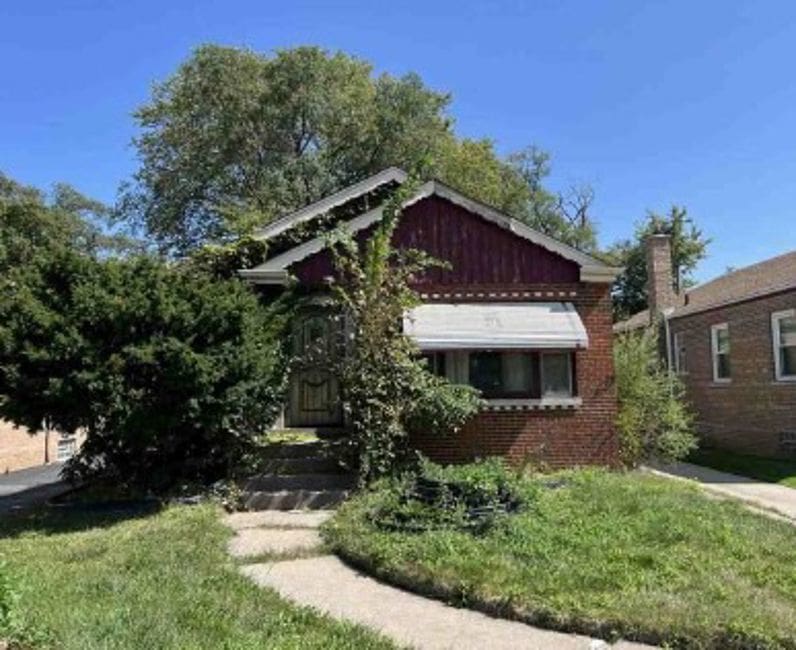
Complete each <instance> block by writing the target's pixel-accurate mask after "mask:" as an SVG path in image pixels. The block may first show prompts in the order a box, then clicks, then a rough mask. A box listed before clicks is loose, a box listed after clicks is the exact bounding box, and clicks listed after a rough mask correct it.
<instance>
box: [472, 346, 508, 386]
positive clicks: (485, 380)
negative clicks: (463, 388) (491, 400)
mask: <svg viewBox="0 0 796 650" xmlns="http://www.w3.org/2000/svg"><path fill="white" fill-rule="evenodd" d="M502 368H503V366H502V363H501V356H500V353H498V352H473V353H471V354H470V385H471V386H474V387H475V388H477V389H478V390H480V391H481V392H483V393H484V394H485V395H490V394H493V395H494V394H495V393H499V392H500V391H501V388H502V383H503V370H502Z"/></svg>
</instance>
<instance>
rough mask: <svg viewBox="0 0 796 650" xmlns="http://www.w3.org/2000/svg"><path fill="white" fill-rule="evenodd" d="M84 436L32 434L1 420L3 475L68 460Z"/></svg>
mask: <svg viewBox="0 0 796 650" xmlns="http://www.w3.org/2000/svg"><path fill="white" fill-rule="evenodd" d="M82 439H83V436H82V435H74V436H71V435H67V436H62V435H60V434H57V433H50V434H47V433H44V432H42V433H35V434H31V433H30V432H29V431H28V430H27V429H20V428H17V427H15V426H14V425H13V424H11V423H10V422H7V421H5V420H0V474H5V473H6V472H13V471H15V470H18V469H27V468H28V467H36V466H37V465H46V464H47V463H52V462H58V461H65V460H68V459H69V458H71V457H72V456H73V455H74V454H75V452H76V451H77V449H78V447H79V446H80V444H81V443H82Z"/></svg>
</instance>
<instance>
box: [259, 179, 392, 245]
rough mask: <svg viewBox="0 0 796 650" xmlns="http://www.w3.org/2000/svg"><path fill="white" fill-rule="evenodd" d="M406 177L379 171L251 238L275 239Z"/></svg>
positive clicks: (293, 213) (288, 216)
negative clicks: (304, 223) (295, 227)
mask: <svg viewBox="0 0 796 650" xmlns="http://www.w3.org/2000/svg"><path fill="white" fill-rule="evenodd" d="M406 177H407V174H406V172H405V171H403V170H402V169H398V167H388V168H387V169H385V170H383V171H380V172H379V173H378V174H373V176H368V177H367V178H365V179H363V180H361V181H359V182H358V183H354V184H353V185H349V186H348V187H344V188H343V189H342V190H340V191H338V192H335V193H334V194H330V195H329V196H327V197H324V198H322V199H321V200H320V201H316V202H315V203H310V204H309V205H307V206H304V207H303V208H300V209H299V210H296V211H295V212H291V213H289V214H286V215H284V216H282V217H279V219H277V220H276V221H272V222H271V223H269V224H268V225H267V226H264V227H263V228H260V229H259V230H256V231H255V232H254V234H253V236H254V237H255V238H256V239H270V238H271V237H275V236H276V235H278V234H280V233H283V232H285V231H286V230H289V229H290V228H292V227H293V226H296V225H298V224H300V223H303V222H305V221H310V220H311V219H314V218H315V217H317V216H320V215H322V214H325V213H326V212H329V210H332V209H333V208H336V207H338V206H340V205H343V204H344V203H348V202H349V201H350V200H352V199H355V198H357V197H359V196H362V195H363V194H367V193H368V192H372V191H373V190H375V189H376V188H378V187H381V186H382V185H386V184H387V183H398V184H400V183H403V182H404V181H405V180H406Z"/></svg>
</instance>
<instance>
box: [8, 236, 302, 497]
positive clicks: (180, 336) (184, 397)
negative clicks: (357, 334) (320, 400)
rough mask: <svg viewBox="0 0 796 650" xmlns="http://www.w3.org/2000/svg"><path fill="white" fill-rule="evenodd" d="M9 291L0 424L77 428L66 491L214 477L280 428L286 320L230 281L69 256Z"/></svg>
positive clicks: (153, 265) (150, 263)
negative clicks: (80, 440) (102, 483)
mask: <svg viewBox="0 0 796 650" xmlns="http://www.w3.org/2000/svg"><path fill="white" fill-rule="evenodd" d="M4 288H5V294H6V296H7V297H8V300H6V301H5V303H4V305H3V307H2V308H0V316H2V318H0V395H2V396H3V397H4V399H2V401H0V415H2V416H3V417H5V418H8V419H10V420H12V421H14V422H16V423H18V424H21V425H24V426H27V427H29V428H31V429H32V430H37V429H39V428H40V427H41V426H42V422H46V423H47V424H48V426H50V427H52V428H54V429H58V430H61V431H68V432H74V431H76V430H78V429H84V430H85V431H86V432H87V438H86V441H85V444H84V445H83V447H82V449H81V451H80V453H79V454H78V455H77V456H76V457H75V458H74V459H73V460H72V461H71V462H70V464H69V466H68V472H69V474H70V476H71V477H72V478H74V479H91V478H103V479H107V480H112V481H114V482H120V483H124V484H130V485H135V486H137V487H145V488H148V489H155V490H160V489H166V488H168V487H170V486H171V485H172V484H174V483H176V482H178V481H184V480H208V479H215V478H219V477H220V476H223V475H225V474H228V473H229V472H230V470H231V468H233V467H234V466H235V464H236V462H237V461H238V460H239V459H240V458H241V457H242V455H243V454H244V453H245V452H246V450H247V449H248V448H249V447H250V445H251V444H252V441H253V439H254V437H255V436H257V435H259V434H261V433H262V432H263V430H264V429H265V428H267V426H268V425H269V424H270V423H271V422H272V421H273V420H274V419H275V417H276V415H277V412H278V409H279V406H280V404H281V395H282V389H283V384H284V372H283V366H284V363H283V354H282V352H281V350H280V345H279V342H278V341H279V336H280V333H281V330H282V327H283V324H284V321H285V318H286V313H287V312H286V310H281V309H279V308H277V307H274V308H271V309H265V308H264V307H262V306H261V305H260V304H259V302H258V300H257V298H256V297H255V296H254V295H253V294H252V293H251V292H250V291H249V289H248V288H246V287H245V286H244V285H242V284H241V283H239V282H237V281H218V280H213V279H211V278H209V277H208V276H206V275H204V274H201V273H190V272H187V271H185V270H183V269H181V268H179V267H170V266H167V265H165V264H163V263H162V262H159V261H156V260H154V259H150V258H146V257H137V258H131V259H129V260H107V261H97V260H94V259H90V258H87V257H84V256H79V255H77V254H74V253H68V252H67V253H59V254H56V255H52V256H49V257H46V256H45V257H43V258H42V259H40V260H38V262H37V266H36V268H35V272H31V271H30V270H29V269H28V270H27V271H26V272H25V275H24V276H20V277H19V278H18V279H15V278H13V277H12V278H10V279H9V280H8V281H6V283H5V287H4Z"/></svg>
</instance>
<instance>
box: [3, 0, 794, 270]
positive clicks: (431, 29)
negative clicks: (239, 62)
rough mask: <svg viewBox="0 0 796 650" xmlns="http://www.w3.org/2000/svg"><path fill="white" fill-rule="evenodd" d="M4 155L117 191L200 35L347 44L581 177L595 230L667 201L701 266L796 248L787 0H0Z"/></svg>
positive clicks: (16, 164)
mask: <svg viewBox="0 0 796 650" xmlns="http://www.w3.org/2000/svg"><path fill="white" fill-rule="evenodd" d="M0 26H2V38H0V61H2V62H3V65H2V66H0V170H3V171H4V172H5V173H7V174H9V175H11V176H12V177H14V178H17V179H19V180H21V181H24V182H26V183H30V184H34V185H38V186H42V187H48V186H50V185H51V184H52V183H53V182H56V181H66V182H69V183H72V184H73V185H75V186H76V187H77V188H78V189H80V190H81V191H83V192H85V193H87V194H89V195H92V196H94V197H97V198H99V199H103V200H106V201H112V200H113V198H114V196H115V194H116V189H117V187H118V184H119V183H120V182H121V181H123V180H124V179H125V178H128V177H129V175H130V174H131V173H132V171H133V170H134V169H135V166H136V161H135V155H134V151H133V149H132V148H131V146H130V139H131V138H132V137H133V135H134V133H135V129H134V124H133V121H132V119H131V116H130V114H131V112H132V111H133V110H134V108H135V107H136V106H138V105H139V104H141V103H142V102H143V101H144V100H145V99H146V98H147V95H148V92H149V88H150V86H151V83H152V82H154V81H156V80H159V79H163V78H164V77H165V76H167V75H168V74H169V73H170V72H172V71H173V70H174V69H175V67H176V66H177V65H178V63H179V62H180V61H181V60H182V59H184V58H185V57H186V56H187V55H188V54H189V52H190V50H191V49H192V48H193V47H195V46H196V45H198V44H200V43H203V42H217V43H223V44H228V45H246V46H249V47H252V48H254V49H257V50H261V51H269V50H272V49H273V48H278V47H289V46H294V45H299V44H318V45H322V46H325V47H327V48H330V49H343V50H345V51H347V52H350V53H353V54H356V55H358V56H360V57H363V58H365V59H368V60H369V61H371V62H372V63H373V64H374V66H375V68H376V70H377V71H388V72H391V73H394V74H400V73H403V72H407V71H416V72H418V73H419V74H420V75H421V76H422V77H423V78H424V79H425V81H426V82H427V83H428V84H429V85H431V86H432V87H434V88H436V89H439V90H446V91H450V92H451V93H452V94H453V97H454V102H453V106H452V113H453V116H454V117H455V120H456V129H457V131H458V133H459V134H461V135H466V136H473V137H483V136H488V137H490V138H493V139H494V140H495V142H496V144H497V146H498V148H499V150H500V151H501V152H509V151H512V150H515V149H518V148H521V147H523V146H525V145H527V144H530V143H536V144H538V145H540V146H541V147H543V148H545V149H547V150H549V151H550V152H551V153H552V154H553V156H554V168H555V169H554V175H553V177H552V179H551V184H552V185H553V186H554V187H564V186H566V185H567V184H570V183H581V182H585V183H590V184H591V185H593V187H594V188H595V191H596V194H597V201H596V205H595V215H596V217H597V219H598V222H599V228H600V240H601V242H602V243H603V244H607V243H610V242H611V241H613V240H615V239H617V238H619V237H626V236H629V235H630V234H631V232H632V228H633V223H634V222H635V221H636V220H638V219H639V218H640V217H641V216H642V215H643V214H644V213H645V211H646V210H649V209H652V210H659V211H662V210H666V209H667V208H668V206H670V205H671V204H672V203H678V204H683V205H685V206H687V207H688V209H689V212H690V214H691V215H692V216H693V217H694V218H695V219H696V220H697V222H698V223H699V224H700V225H701V226H702V227H703V228H704V230H705V231H706V233H707V234H708V235H710V236H711V237H712V238H713V240H714V241H713V244H712V246H711V250H710V253H711V254H710V259H709V260H707V261H706V262H704V263H703V264H702V267H701V268H700V270H699V273H698V277H699V279H702V280H704V279H709V278H711V277H712V276H714V275H716V274H719V273H721V272H723V271H724V269H725V268H726V267H727V266H730V265H732V266H743V265H745V264H748V263H752V262H754V261H757V260H760V259H763V258H766V257H769V256H772V255H775V254H777V253H781V252H785V251H787V250H792V249H794V248H796V80H795V79H796V78H795V77H794V73H793V64H794V61H796V3H793V2H775V1H773V0H769V1H764V2H732V1H722V2H715V1H707V0H702V1H700V2H693V1H689V2H680V1H672V2H639V1H638V0H635V1H633V0H628V1H622V2H592V1H586V0H583V1H581V2H574V1H569V0H558V1H550V2H547V1H538V2H485V1H478V2H469V1H460V0H457V1H456V2H453V1H445V2H392V3H378V2H364V1H361V2H328V1H327V2H323V1H318V2H305V1H302V0H290V1H285V0H283V1H281V2H271V1H263V0H261V1H259V2H258V1H254V0H251V1H249V0H240V1H239V0H228V1H218V2H211V1H208V0H194V1H190V2H189V1H183V0H172V1H169V2H166V1H164V0H160V1H158V2H155V1H153V0H141V1H137V2H124V3H123V2H111V1H110V0H108V1H104V2H100V1H93V2H92V1H88V0H82V1H75V0H52V1H50V2H42V1H35V0H28V1H27V2H21V1H19V0H16V1H11V0H9V1H7V2H4V3H3V4H2V6H0Z"/></svg>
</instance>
